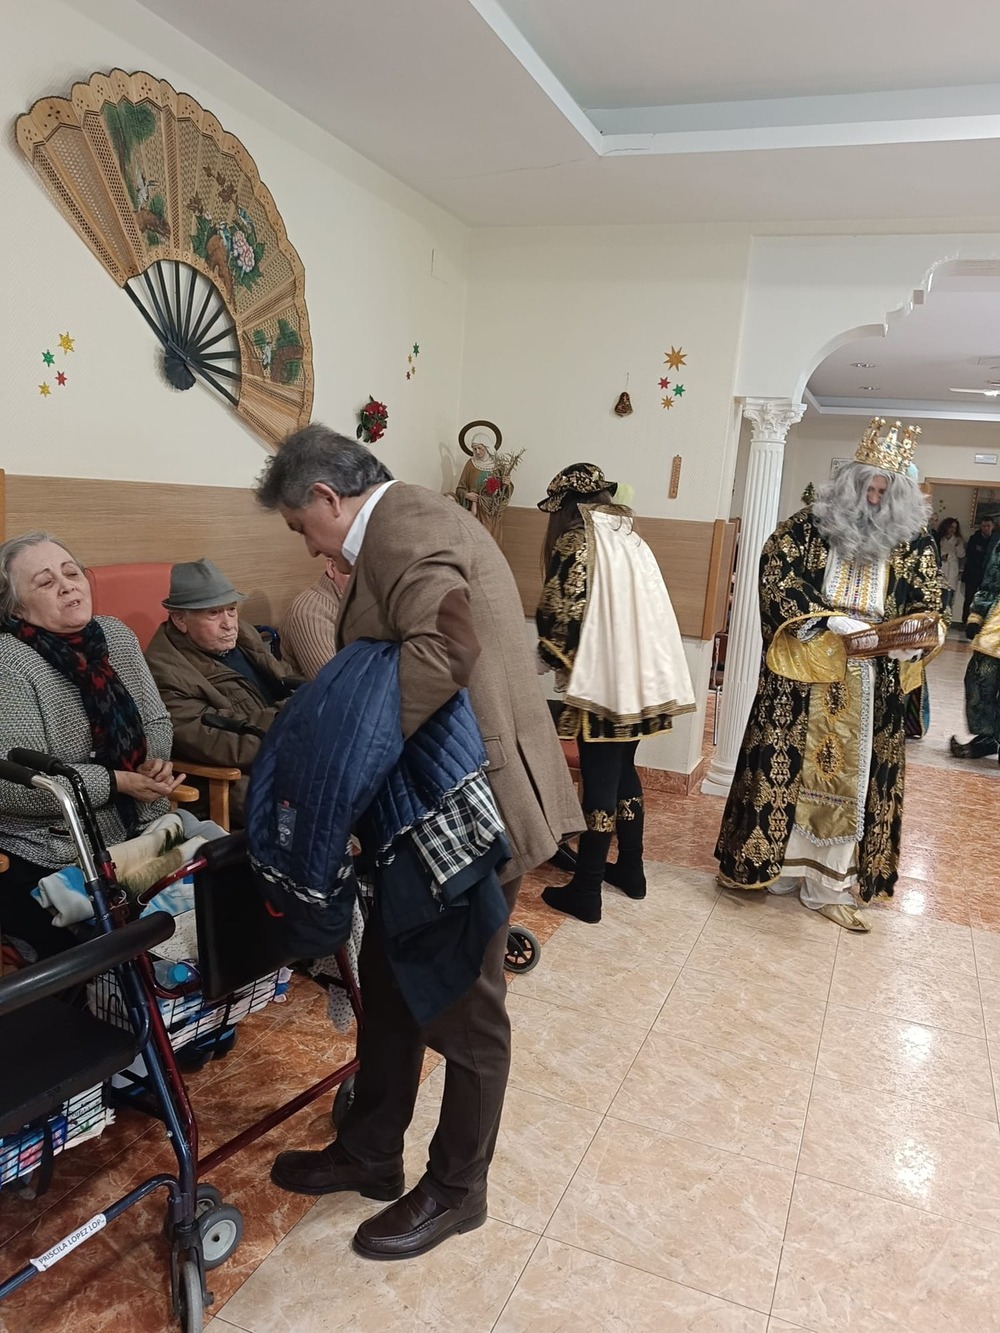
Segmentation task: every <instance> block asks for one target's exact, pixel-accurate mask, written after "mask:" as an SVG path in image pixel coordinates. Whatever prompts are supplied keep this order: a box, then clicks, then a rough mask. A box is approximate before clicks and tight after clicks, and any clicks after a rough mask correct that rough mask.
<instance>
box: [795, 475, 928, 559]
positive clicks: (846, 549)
mask: <svg viewBox="0 0 1000 1333" xmlns="http://www.w3.org/2000/svg"><path fill="white" fill-rule="evenodd" d="M875 477H887V478H888V480H889V485H888V486H887V487H886V492H885V494H884V495H883V496H882V502H881V504H878V505H870V504H869V503H868V487H869V486H870V485H871V483H872V480H873V479H874V478H875ZM812 513H813V517H814V518H815V520H816V526H817V527H818V528H819V530H820V532H821V533H822V534H823V536H824V537H825V538H826V540H827V541H828V542H829V543H830V545H831V546H832V547H834V549H835V550H836V551H837V552H838V554H840V555H841V556H844V557H846V558H847V559H849V560H884V559H885V557H886V556H887V555H888V554H889V552H890V551H891V550H892V549H893V547H894V546H899V545H900V544H901V543H902V542H911V541H913V540H914V538H915V537H917V536H918V535H919V533H920V531H921V530H922V529H923V528H924V527H926V525H927V520H928V518H929V517H930V501H929V500H928V499H927V497H926V496H925V495H924V494H923V492H922V491H921V490H920V487H919V486H918V485H917V483H916V482H915V481H914V480H913V479H912V478H911V477H904V476H903V475H902V474H901V473H899V472H885V471H883V470H882V469H881V468H877V467H873V466H871V465H870V464H868V463H845V464H844V465H843V467H841V469H840V470H839V471H838V472H837V474H836V476H834V477H831V478H830V480H829V481H825V482H824V483H823V484H822V486H820V487H818V488H817V491H816V499H815V500H814V501H813V504H812Z"/></svg>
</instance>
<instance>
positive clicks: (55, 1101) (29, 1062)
mask: <svg viewBox="0 0 1000 1333" xmlns="http://www.w3.org/2000/svg"><path fill="white" fill-rule="evenodd" d="M173 933H174V922H173V918H172V917H170V916H168V915H167V913H166V912H154V913H153V914H152V915H150V916H146V917H143V918H142V919H141V920H139V921H134V922H132V923H131V924H130V925H128V926H124V927H122V929H121V930H116V931H114V932H113V933H112V934H110V935H100V936H98V937H97V938H96V939H92V940H88V941H87V942H86V943H85V944H80V945H77V947H76V948H73V949H67V950H66V951H65V952H64V953H61V954H57V955H56V956H55V957H54V958H46V959H43V960H42V961H41V962H38V963H33V964H32V965H31V966H29V967H26V968H23V969H22V970H21V971H19V972H13V973H11V975H10V976H6V977H0V1069H2V1070H3V1079H2V1080H0V1136H4V1135H7V1134H14V1133H16V1132H17V1131H18V1130H19V1129H21V1128H22V1127H23V1126H24V1125H27V1124H29V1123H30V1122H31V1121H33V1120H37V1119H39V1118H40V1117H42V1116H46V1115H51V1114H52V1113H53V1112H54V1111H56V1110H57V1109H58V1108H59V1107H60V1106H61V1105H62V1103H63V1102H65V1101H67V1100H68V1099H69V1098H70V1097H72V1096H74V1095H75V1094H76V1093H78V1092H83V1091H85V1090H86V1089H87V1088H92V1087H93V1086H94V1085H95V1084H97V1083H103V1082H104V1080H105V1079H107V1078H110V1077H111V1075H112V1074H117V1073H119V1072H120V1071H121V1070H123V1069H127V1068H128V1066H129V1065H130V1064H131V1063H132V1061H133V1060H134V1059H135V1058H136V1056H137V1055H138V1054H139V1050H140V1047H141V1045H142V1041H143V1034H141V1033H137V1032H135V1031H134V1030H132V1029H127V1030H126V1029H123V1028H119V1027H114V1026H112V1025H111V1024H110V1023H103V1022H101V1020H100V1019H99V1018H95V1017H94V1016H93V1014H90V1013H88V1012H87V1011H86V1010H84V1009H80V1008H78V1007H76V1006H75V1005H72V1004H69V1003H67V1001H66V1000H65V999H58V998H55V997H57V996H59V995H60V993H61V992H64V991H67V990H72V989H73V988H74V987H77V986H80V985H82V984H83V983H84V982H86V981H89V980H90V979H91V977H94V976H97V975H98V974H99V973H101V972H107V971H109V970H110V969H111V968H113V967H116V966H118V965H119V964H121V963H124V962H127V961H129V960H130V959H132V958H135V957H137V956H138V955H139V954H141V953H144V952H145V951H146V950H147V949H152V948H154V947H155V946H156V945H157V944H161V943H162V942H163V941H164V940H165V939H168V938H169V937H170V936H171V935H172V934H173Z"/></svg>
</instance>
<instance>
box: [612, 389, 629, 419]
mask: <svg viewBox="0 0 1000 1333" xmlns="http://www.w3.org/2000/svg"><path fill="white" fill-rule="evenodd" d="M632 411H633V409H632V399H631V398H630V397H629V396H628V392H627V391H623V392H622V393H620V394H619V395H618V401H617V403H615V416H616V417H630V416H631V415H632Z"/></svg>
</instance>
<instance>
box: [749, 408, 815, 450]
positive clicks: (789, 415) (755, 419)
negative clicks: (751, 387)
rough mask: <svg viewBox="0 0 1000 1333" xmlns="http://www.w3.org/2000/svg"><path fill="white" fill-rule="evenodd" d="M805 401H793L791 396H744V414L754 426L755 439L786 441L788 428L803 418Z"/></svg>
mask: <svg viewBox="0 0 1000 1333" xmlns="http://www.w3.org/2000/svg"><path fill="white" fill-rule="evenodd" d="M805 410H806V405H805V403H793V402H792V400H791V399H790V398H744V399H743V415H744V416H745V417H746V419H747V421H749V422H750V424H751V425H752V426H753V439H754V440H780V441H781V442H782V443H783V442H784V439H785V436H786V435H787V434H788V428H789V427H790V426H794V425H795V423H796V422H797V421H801V420H802V414H803V413H804V412H805Z"/></svg>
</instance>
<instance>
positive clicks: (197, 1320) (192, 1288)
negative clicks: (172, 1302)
mask: <svg viewBox="0 0 1000 1333" xmlns="http://www.w3.org/2000/svg"><path fill="white" fill-rule="evenodd" d="M177 1316H178V1318H179V1319H180V1321H181V1328H182V1329H183V1330H184V1333H201V1331H202V1329H203V1328H204V1327H205V1298H204V1295H203V1292H202V1286H201V1273H200V1272H199V1271H198V1261H197V1260H196V1259H185V1260H184V1262H183V1263H182V1264H181V1270H180V1273H179V1275H178V1283H177Z"/></svg>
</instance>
